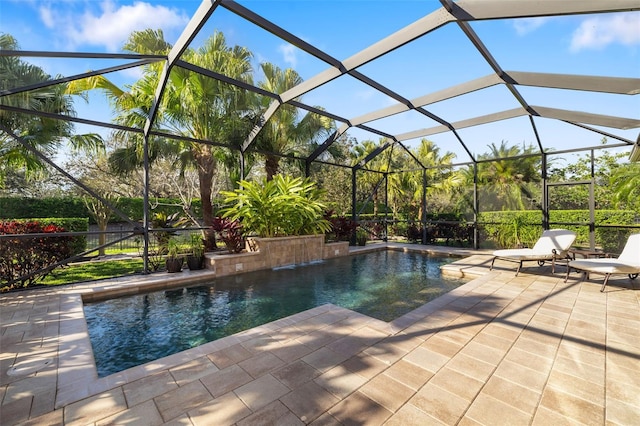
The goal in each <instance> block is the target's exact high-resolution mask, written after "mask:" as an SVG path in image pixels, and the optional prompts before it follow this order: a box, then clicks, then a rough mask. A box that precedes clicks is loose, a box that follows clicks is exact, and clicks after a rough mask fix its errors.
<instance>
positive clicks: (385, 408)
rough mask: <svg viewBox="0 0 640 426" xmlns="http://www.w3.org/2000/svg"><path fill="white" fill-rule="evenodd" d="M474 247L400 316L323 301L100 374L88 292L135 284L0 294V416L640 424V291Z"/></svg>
mask: <svg viewBox="0 0 640 426" xmlns="http://www.w3.org/2000/svg"><path fill="white" fill-rule="evenodd" d="M413 247H415V246H413ZM367 248H369V247H367ZM429 249H430V250H432V249H431V248H429ZM473 253H474V254H473V256H471V257H467V258H465V259H461V260H460V262H454V264H452V265H449V266H448V268H450V271H449V272H451V273H460V274H473V275H474V276H477V277H478V278H476V279H473V280H472V281H470V282H469V283H467V284H465V285H463V286H461V287H459V288H457V289H456V290H454V291H452V292H450V293H448V294H446V295H444V296H442V297H440V298H438V299H436V300H434V301H432V302H430V303H428V304H426V305H424V306H422V307H420V308H418V309H416V310H414V311H413V312H411V313H409V314H407V315H405V316H404V317H402V318H399V319H397V320H394V321H392V322H391V323H384V322H382V321H379V320H375V319H372V318H368V317H366V316H364V315H361V314H358V313H356V312H352V311H349V310H347V309H344V308H340V307H337V306H333V305H324V306H321V307H318V308H314V309H311V310H309V311H305V312H301V313H299V314H296V315H293V316H291V317H288V318H286V319H281V320H278V321H275V322H274V323H271V324H267V325H264V326H260V327H257V328H255V329H252V330H248V331H246V332H242V333H239V334H237V335H234V336H229V337H227V338H223V339H220V340H218V341H215V342H210V343H207V344H204V345H201V346H200V347H197V348H193V349H190V350H188V351H185V352H181V353H179V354H175V355H172V356H170V357H166V358H163V359H161V360H157V361H154V362H152V363H149V364H146V365H143V366H138V367H134V368H132V369H129V370H126V371H124V372H121V373H117V374H114V375H112V376H108V377H104V378H97V375H96V371H95V366H94V365H93V356H92V353H91V347H90V343H89V340H88V336H87V334H86V325H85V324H84V316H83V313H82V308H81V299H80V296H79V294H82V293H88V292H90V293H92V294H97V292H98V291H100V290H105V289H106V290H107V291H108V290H109V286H110V285H113V286H115V287H118V288H122V286H126V285H128V284H127V283H126V282H123V281H122V280H114V281H113V282H112V283H111V284H109V283H93V284H78V285H73V286H64V287H59V288H55V289H46V290H38V291H23V292H17V293H11V294H6V295H2V296H0V318H1V320H2V325H1V331H0V346H1V353H0V368H2V371H0V398H1V401H2V403H1V406H0V423H2V425H3V426H5V425H6V426H10V425H17V424H27V425H28V424H34V425H35V424H37V425H46V424H96V425H99V424H122V423H132V424H134V423H135V424H191V425H200V424H205V425H211V424H216V425H225V424H229V425H232V424H238V425H252V424H273V423H274V422H276V421H277V422H278V423H279V424H291V425H300V424H309V423H310V424H314V425H321V424H372V425H381V424H388V425H412V424H416V425H417V424H420V425H422V424H447V425H449V424H459V425H494V424H507V423H508V424H532V425H538V424H563V423H566V424H612V425H615V424H620V425H628V424H640V291H638V284H637V283H634V285H635V289H633V288H631V286H630V281H629V280H628V279H625V278H619V279H612V280H611V283H610V284H609V286H608V287H607V290H606V291H605V292H604V293H600V291H599V288H600V285H601V279H597V278H596V279H594V280H590V281H586V282H582V281H581V280H580V279H579V275H578V274H572V276H571V279H570V280H569V281H568V282H567V283H564V271H563V270H562V269H563V268H562V267H559V268H558V269H559V271H557V272H556V274H555V275H552V274H551V273H550V270H549V268H548V267H542V268H539V267H525V268H523V271H522V272H521V273H520V274H519V276H518V277H515V271H514V270H513V269H512V268H511V266H512V265H510V264H505V265H502V264H500V263H499V262H496V266H495V268H494V271H493V272H490V273H489V272H488V264H489V262H490V256H486V255H482V254H478V253H476V252H473ZM456 263H457V265H456ZM144 279H145V280H148V281H153V280H156V281H160V282H162V280H159V279H158V277H157V276H156V277H148V278H147V277H145V278H144ZM184 279H185V277H184V276H183V277H182V280H184ZM163 285H166V284H163ZM45 361H46V362H45ZM21 363H22V364H21ZM27 365H34V366H35V367H34V368H35V369H36V370H35V371H27V370H25V373H23V374H20V372H19V371H18V374H13V373H11V374H8V373H9V371H10V368H11V367H20V366H27ZM25 368H26V367H25ZM275 419H277V420H275Z"/></svg>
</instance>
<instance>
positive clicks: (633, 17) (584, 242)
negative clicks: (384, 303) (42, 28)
mask: <svg viewBox="0 0 640 426" xmlns="http://www.w3.org/2000/svg"><path fill="white" fill-rule="evenodd" d="M180 5H181V7H182V8H183V11H182V12H183V14H182V15H181V16H182V18H183V19H184V23H183V24H180V25H179V27H180V29H179V30H178V31H177V32H176V33H175V34H170V32H168V31H167V32H164V31H162V30H161V29H159V28H157V27H156V26H155V25H154V22H153V20H154V19H153V17H150V19H149V23H148V28H146V29H140V30H137V31H135V32H134V33H132V34H131V35H130V37H129V38H128V39H127V40H126V42H125V43H123V44H122V45H121V46H117V48H115V49H113V51H111V52H90V51H68V52H65V51H49V50H47V51H39V50H22V49H20V47H19V45H20V44H21V43H22V42H23V40H20V39H19V37H18V36H19V35H18V34H11V35H10V36H12V38H11V39H8V38H7V35H8V34H4V35H3V40H2V41H3V46H2V50H1V51H0V59H1V60H2V61H3V64H4V65H3V67H4V70H3V77H2V88H1V91H0V100H1V102H0V114H1V115H0V129H1V133H2V139H1V145H0V155H1V156H3V157H4V159H3V160H2V163H1V164H0V167H1V168H2V169H1V170H0V171H2V175H3V177H4V189H3V192H4V194H3V195H7V196H8V197H5V198H3V200H4V201H3V203H6V204H5V206H7V208H6V209H3V210H5V213H3V214H2V217H3V218H4V219H7V218H13V217H15V216H16V214H13V215H11V214H10V215H9V216H7V215H6V214H7V213H6V212H8V211H9V210H11V212H15V211H18V209H17V208H16V207H15V206H14V207H12V208H11V209H9V208H8V207H9V204H10V203H9V202H8V201H7V199H8V198H11V197H12V198H14V199H15V200H22V201H14V202H15V203H17V204H21V205H23V206H24V205H27V204H28V202H26V201H24V200H23V199H22V198H20V197H24V196H25V193H24V191H22V190H21V189H22V187H21V185H22V183H21V182H23V181H22V180H20V179H17V178H16V176H19V175H21V173H22V175H24V171H20V170H22V169H25V170H26V169H28V168H29V167H30V166H34V165H36V164H37V165H39V167H40V168H39V169H38V170H46V171H47V173H48V174H49V176H55V180H56V181H57V185H58V186H57V187H63V188H64V190H65V191H75V192H74V193H75V194H77V197H78V198H83V199H84V200H85V203H86V208H87V209H89V210H91V208H92V209H93V213H94V214H97V215H98V216H100V215H99V212H100V209H102V210H103V211H106V212H107V213H106V217H107V218H108V222H109V223H106V222H105V223H103V224H102V225H103V226H101V227H98V228H96V227H93V228H92V229H95V230H93V231H90V232H84V230H82V232H80V231H78V232H74V231H73V230H71V232H70V230H69V229H65V232H62V233H59V234H60V235H61V236H73V237H76V236H78V235H86V236H87V240H91V239H92V238H93V237H95V236H100V237H101V238H100V240H99V242H97V243H94V244H89V246H88V247H87V246H85V247H84V248H83V249H80V250H76V251H75V252H73V253H70V255H69V257H68V258H67V259H65V260H61V261H60V262H58V263H66V262H69V261H70V260H76V259H78V258H81V257H84V256H87V255H89V254H91V253H93V254H95V253H96V250H98V249H103V251H104V249H105V248H114V247H115V248H117V247H122V246H123V244H124V243H126V244H131V243H132V242H134V241H135V242H136V244H137V246H138V247H139V248H140V252H141V253H142V254H143V255H144V259H145V262H144V269H145V272H148V271H149V264H148V257H149V252H150V246H152V245H153V240H154V235H158V233H162V232H164V233H166V232H181V233H189V232H196V231H202V230H204V231H205V232H206V231H207V229H209V227H210V226H211V223H212V220H213V219H214V218H215V217H216V215H217V212H218V209H219V208H220V207H221V206H222V204H223V199H224V197H223V196H221V195H220V191H225V190H226V191H228V190H232V189H233V188H236V187H238V185H240V183H241V181H243V180H247V181H252V180H255V181H259V180H260V179H264V178H267V179H270V178H271V177H273V176H275V175H278V174H282V175H289V176H300V177H307V178H309V179H310V180H311V181H312V182H315V183H316V184H317V186H318V187H319V188H320V189H322V190H323V191H324V194H325V195H324V199H323V201H324V203H325V205H326V206H327V208H328V209H330V210H331V214H333V215H334V216H337V217H341V216H344V217H345V218H346V219H351V220H353V221H355V222H357V223H358V225H359V229H361V230H362V231H363V232H366V234H367V235H368V237H369V238H370V239H379V240H382V241H387V240H390V239H394V240H400V241H409V242H415V243H422V244H447V245H459V246H465V247H475V248H480V247H484V248H492V247H501V246H510V245H514V244H527V243H528V242H531V241H535V238H537V236H539V234H540V232H541V231H542V229H548V228H554V227H562V228H571V229H575V230H576V231H577V232H578V235H579V238H578V241H577V244H578V245H579V246H581V247H584V248H590V249H595V248H599V249H601V250H603V251H606V252H611V253H616V252H619V251H620V249H621V247H622V246H623V245H624V242H625V241H626V238H627V236H628V235H629V234H630V233H632V232H635V231H634V230H637V229H640V202H638V195H639V192H638V189H637V188H638V187H639V186H640V185H639V184H640V168H638V167H637V166H638V164H637V163H634V162H633V161H631V160H637V159H638V157H639V156H640V155H639V152H640V151H639V150H640V132H639V128H640V99H639V98H638V93H640V56H639V55H638V52H639V47H640V45H639V42H638V40H639V39H640V35H639V33H640V18H639V16H640V3H639V2H638V0H584V1H531V0H508V1H506V0H460V1H453V0H439V1H435V0H434V1H398V2H381V1H357V2H356V1H354V2H338V1H334V2H331V1H330V2H311V1H305V2H294V1H290V2H286V1H285V2H282V1H249V0H247V1H230V0H205V1H202V2H187V1H185V2H181V3H180ZM364 8H366V10H367V13H366V18H364V16H365V15H364V14H361V13H359V12H358V11H359V10H361V11H362V10H363V9H364ZM285 11H286V13H284V12H285ZM629 23H631V25H629ZM634 23H635V24H634ZM623 24H626V27H627V28H631V32H630V34H626V35H624V36H622V37H621V38H620V39H621V40H622V42H620V43H618V44H616V43H615V42H611V41H610V40H609V39H608V38H607V36H606V35H604V34H605V33H606V32H607V31H613V32H615V30H616V28H618V27H622V26H623ZM549 28H554V29H558V28H566V29H567V30H566V31H567V34H568V36H567V38H565V39H562V38H556V37H550V36H549V34H552V33H553V34H556V32H551V31H547V30H546V29H549ZM633 28H635V30H634V29H633ZM312 29H313V31H312ZM569 35H571V37H569ZM274 52H277V55H278V57H282V58H284V59H283V60H282V61H281V62H280V63H277V61H275V60H274V59H273V57H271V56H270V54H272V55H275V53H274ZM612 57H613V58H616V59H615V60H612V59H611V58H612ZM30 64H36V66H37V67H39V69H41V70H43V72H41V73H40V74H38V75H34V74H37V73H33V72H31V73H30V74H29V73H27V72H26V71H25V70H26V68H28V65H30ZM31 71H33V70H31ZM21 73H22V74H21ZM52 93H54V94H55V93H62V94H64V96H66V97H67V98H68V99H73V102H74V103H73V107H72V108H71V107H68V106H64V105H58V104H56V105H52V102H48V101H47V97H51V96H52V95H51V94H52ZM55 132H57V133H55ZM47 138H49V139H47ZM55 138H57V139H59V140H60V141H62V142H61V144H59V145H55V146H56V149H54V148H53V147H54V144H50V143H48V141H50V140H53V139H55ZM57 139H56V140H57ZM102 146H104V147H105V149H104V150H100V149H97V148H98V147H102ZM81 148H84V149H81ZM88 148H95V149H88ZM17 158H21V159H22V160H21V161H17V160H16V159H17ZM14 160H15V161H14ZM12 167H13V169H12ZM36 168H37V167H34V169H36ZM16 170H18V172H16ZM107 176H115V177H107ZM43 185H44V184H43ZM27 195H28V194H27ZM127 197H128V198H127ZM136 197H137V198H138V199H140V201H139V203H138V204H137V205H138V206H139V210H140V212H141V213H140V217H138V216H136V214H134V213H132V212H133V211H134V210H135V209H134V208H133V207H132V205H133V204H135V203H136V202H135V201H129V202H128V203H123V199H124V198H127V199H129V200H131V199H134V198H136ZM170 197H172V198H171V199H172V200H173V201H167V199H168V198H170ZM32 198H33V196H32ZM36 198H37V196H36ZM176 200H177V201H176ZM96 212H97V213H96ZM52 214H54V212H53V211H52ZM22 217H30V216H28V215H27V214H25V215H24V216H22ZM92 217H93V216H92ZM102 217H105V213H103V214H102ZM178 217H181V218H183V219H184V220H183V221H182V222H181V227H180V228H179V230H177V229H178V228H176V227H175V226H174V225H176V222H178V221H179V219H178ZM92 220H93V219H92ZM44 235H45V234H37V233H36V234H31V235H27V236H28V237H29V238H33V237H34V236H40V237H42V236H44ZM46 235H47V236H50V235H49V234H46ZM353 237H354V238H355V232H354V233H353ZM11 238H15V235H12V236H11ZM2 239H4V240H5V242H6V241H8V237H7V235H0V242H2ZM3 243H4V242H3ZM27 272H31V271H27Z"/></svg>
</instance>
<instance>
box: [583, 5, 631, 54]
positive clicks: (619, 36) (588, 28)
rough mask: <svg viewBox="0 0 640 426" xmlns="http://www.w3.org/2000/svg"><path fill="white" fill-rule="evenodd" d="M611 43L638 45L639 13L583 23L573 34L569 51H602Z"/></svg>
mask: <svg viewBox="0 0 640 426" xmlns="http://www.w3.org/2000/svg"><path fill="white" fill-rule="evenodd" d="M613 43H619V44H623V45H627V46H632V45H634V44H640V13H620V14H613V15H610V16H607V17H601V18H600V17H598V18H590V19H587V20H585V21H583V22H582V24H580V27H578V29H577V30H575V31H574V33H573V37H572V40H571V50H572V51H574V52H577V51H579V50H582V49H602V48H604V47H606V46H607V45H609V44H613Z"/></svg>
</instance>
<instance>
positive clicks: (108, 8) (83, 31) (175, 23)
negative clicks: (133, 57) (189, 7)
mask: <svg viewBox="0 0 640 426" xmlns="http://www.w3.org/2000/svg"><path fill="white" fill-rule="evenodd" d="M40 17H41V19H42V21H43V23H44V24H45V25H46V26H47V27H49V28H56V29H58V31H61V32H62V33H63V35H64V36H65V37H66V39H67V42H68V43H69V44H70V45H71V47H77V46H81V45H90V46H103V47H104V48H105V49H106V50H107V51H111V52H114V51H118V50H120V48H121V47H122V45H123V44H124V42H125V41H126V39H127V38H128V37H129V35H130V34H131V32H132V31H135V30H143V29H146V28H152V29H154V30H156V29H159V28H160V29H162V30H163V31H164V33H165V37H166V36H167V32H169V31H171V30H174V29H177V30H182V28H184V26H185V25H186V23H187V22H188V21H189V17H188V16H187V15H186V14H185V13H184V12H181V11H179V10H177V9H175V8H168V7H165V6H157V5H152V4H150V3H145V2H141V1H136V2H134V3H133V4H131V5H117V4H115V3H114V2H113V1H112V0H105V1H103V2H102V3H101V4H100V10H99V11H97V12H96V11H90V10H85V11H84V13H82V14H76V15H60V14H57V13H56V12H55V9H54V8H47V7H41V8H40Z"/></svg>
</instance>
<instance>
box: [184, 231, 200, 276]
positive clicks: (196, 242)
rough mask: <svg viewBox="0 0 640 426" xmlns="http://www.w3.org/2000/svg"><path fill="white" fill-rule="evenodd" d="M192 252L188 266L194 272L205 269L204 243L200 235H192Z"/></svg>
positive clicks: (190, 244)
mask: <svg viewBox="0 0 640 426" xmlns="http://www.w3.org/2000/svg"><path fill="white" fill-rule="evenodd" d="M189 246H190V248H191V252H190V253H189V254H188V255H187V265H188V266H189V269H190V270H192V271H196V270H198V269H203V268H204V242H203V241H202V237H201V236H200V235H199V234H191V240H190V242H189Z"/></svg>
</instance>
